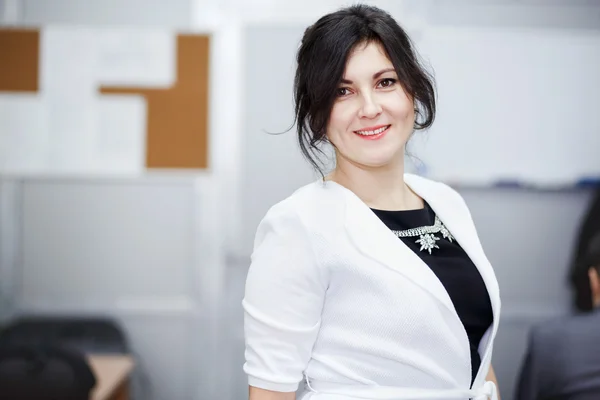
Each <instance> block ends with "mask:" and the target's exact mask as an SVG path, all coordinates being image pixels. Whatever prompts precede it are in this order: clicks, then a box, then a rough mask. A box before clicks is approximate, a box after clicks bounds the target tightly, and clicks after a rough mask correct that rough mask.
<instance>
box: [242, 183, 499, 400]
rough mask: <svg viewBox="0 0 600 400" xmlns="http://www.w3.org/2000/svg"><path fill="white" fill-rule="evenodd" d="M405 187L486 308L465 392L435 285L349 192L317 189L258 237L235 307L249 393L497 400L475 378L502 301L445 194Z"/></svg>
mask: <svg viewBox="0 0 600 400" xmlns="http://www.w3.org/2000/svg"><path fill="white" fill-rule="evenodd" d="M405 182H406V184H407V185H408V186H410V188H411V189H412V190H413V191H415V192H416V193H417V194H418V195H419V196H421V197H422V198H423V199H425V200H426V201H427V202H428V203H429V205H430V206H431V208H432V209H433V210H434V211H435V212H436V214H437V215H438V216H439V218H440V219H441V220H442V221H443V222H444V224H445V225H446V227H447V228H448V229H449V230H450V231H451V233H452V235H453V236H454V237H455V238H456V240H457V241H458V242H459V243H460V244H461V246H462V247H463V249H464V250H465V251H466V253H467V254H468V255H469V257H470V258H471V260H472V261H473V262H474V263H475V265H476V266H477V268H478V270H479V272H480V273H481V276H482V277H483V280H484V282H485V285H486V287H487V290H488V293H489V296H490V299H491V303H492V308H493V314H494V322H493V324H492V326H491V327H490V329H488V331H487V333H486V334H485V335H484V337H483V339H482V340H481V344H480V346H479V353H480V355H481V367H480V369H479V371H478V373H477V377H476V379H475V383H474V385H473V390H470V389H469V388H470V384H471V361H470V351H469V340H468V337H467V334H466V332H465V329H464V327H463V325H462V323H461V321H460V319H459V317H458V315H457V313H456V310H455V308H454V306H453V304H452V301H451V300H450V297H449V296H448V293H447V292H446V290H445V288H444V286H443V285H442V284H441V282H440V281H439V280H438V279H437V277H436V275H435V274H434V273H433V272H432V271H431V269H430V268H429V267H428V266H427V265H426V264H425V263H424V262H423V261H422V260H421V259H420V258H419V256H418V255H416V254H414V253H413V251H411V250H410V249H409V248H408V247H407V246H406V245H404V244H403V243H402V241H401V240H399V239H398V238H397V237H396V236H395V235H394V234H393V233H392V232H391V231H390V229H388V228H387V227H386V226H385V224H384V223H383V222H381V220H380V219H379V218H378V217H377V216H376V215H375V214H374V213H373V212H372V211H371V210H370V209H369V207H368V206H367V205H366V204H364V203H363V202H362V201H361V200H360V199H359V198H358V197H357V196H356V195H354V193H352V192H351V191H350V190H348V189H346V188H344V187H343V186H341V185H339V184H336V183H334V182H323V181H321V180H320V181H318V182H315V183H312V184H309V185H307V186H305V187H303V188H301V189H299V190H297V191H296V192H295V193H294V194H293V195H292V196H290V197H288V198H287V199H285V200H283V201H282V202H280V203H278V204H276V205H275V206H273V207H272V208H271V209H270V210H269V211H268V213H267V214H266V216H265V217H264V219H263V220H262V221H261V223H260V225H259V227H258V230H257V233H256V239H255V244H254V252H253V254H252V263H251V266H250V270H249V272H248V278H247V282H246V292H245V297H244V300H243V307H244V310H245V320H244V325H245V337H246V353H245V355H246V363H245V365H244V370H245V372H246V373H247V374H248V378H249V384H250V385H251V386H255V387H259V388H263V389H267V390H273V391H281V392H293V391H296V390H297V389H298V387H299V383H300V382H301V381H302V380H304V379H305V380H306V381H307V382H306V383H307V384H305V385H303V387H302V388H301V391H300V397H299V398H301V399H303V400H307V399H310V400H334V399H335V400H350V399H353V400H354V399H358V398H360V399H382V400H383V399H387V400H405V399H406V400H408V399H431V400H433V399H435V400H443V399H449V400H450V399H457V400H458V399H461V400H465V399H468V398H477V399H488V398H490V399H495V398H496V394H495V386H494V385H493V384H492V383H491V382H485V378H486V375H487V372H488V370H489V367H490V362H491V359H492V349H493V342H494V337H495V335H496V331H497V329H498V321H499V314H500V296H499V290H498V284H497V281H496V277H495V275H494V271H493V270H492V266H491V265H490V263H489V261H488V260H487V258H486V256H485V254H484V252H483V249H482V248H481V244H480V242H479V238H478V236H477V232H476V230H475V226H474V225H473V221H472V219H471V215H470V213H469V210H468V208H467V206H466V204H465V202H464V201H463V199H462V197H461V196H460V195H459V194H458V193H457V192H456V191H454V190H453V189H451V188H450V187H448V186H447V185H444V184H442V183H438V182H434V181H431V180H427V179H424V178H421V177H418V176H415V175H410V174H406V176H405ZM465 290H469V288H468V287H465ZM473 301H477V299H473Z"/></svg>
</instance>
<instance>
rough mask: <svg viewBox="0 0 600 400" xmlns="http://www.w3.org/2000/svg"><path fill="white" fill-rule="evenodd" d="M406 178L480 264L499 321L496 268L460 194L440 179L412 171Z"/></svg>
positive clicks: (472, 258)
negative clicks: (444, 185)
mask: <svg viewBox="0 0 600 400" xmlns="http://www.w3.org/2000/svg"><path fill="white" fill-rule="evenodd" d="M405 182H406V184H407V185H408V186H409V187H410V188H411V189H412V190H413V191H414V192H415V193H417V194H418V195H419V196H421V197H422V198H423V199H425V201H427V203H429V205H430V206H431V208H432V209H433V211H434V212H435V213H436V214H437V216H438V217H439V218H440V220H441V221H442V222H443V223H444V225H445V226H446V228H448V230H449V231H450V233H452V236H454V238H455V239H456V241H457V242H458V243H459V244H460V246H461V247H462V248H463V250H464V251H465V252H466V253H467V255H468V256H469V258H470V259H471V261H473V263H474V264H475V266H476V267H477V270H478V271H479V273H480V275H481V277H482V279H483V281H484V283H485V286H486V288H487V290H488V294H489V296H490V301H491V303H492V309H493V314H494V323H496V322H497V318H498V313H499V290H498V283H497V281H496V276H495V274H494V270H493V268H492V266H491V264H490V262H489V261H488V259H487V257H486V256H485V253H484V251H483V248H482V246H481V243H480V241H479V236H478V235H477V231H476V229H475V226H474V224H473V221H472V220H471V216H470V213H469V211H468V209H467V206H466V205H465V204H464V202H463V201H462V200H461V199H460V197H459V196H458V195H457V194H454V193H449V191H448V190H447V189H446V188H444V187H441V186H440V185H439V184H438V183H436V182H433V181H428V180H425V179H423V178H420V177H418V176H415V175H411V174H406V175H405ZM443 189H446V190H443ZM452 195H454V196H452Z"/></svg>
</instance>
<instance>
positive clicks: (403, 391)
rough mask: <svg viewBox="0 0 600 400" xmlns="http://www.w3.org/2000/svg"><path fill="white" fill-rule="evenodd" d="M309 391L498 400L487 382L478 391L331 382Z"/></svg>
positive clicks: (376, 397)
mask: <svg viewBox="0 0 600 400" xmlns="http://www.w3.org/2000/svg"><path fill="white" fill-rule="evenodd" d="M306 384H307V387H308V389H309V390H310V391H311V392H313V393H314V394H331V395H338V396H347V397H349V398H356V399H369V400H467V399H473V400H498V393H497V390H496V385H495V384H494V382H492V381H487V382H485V383H484V384H483V385H482V386H481V387H479V388H477V389H465V390H461V389H435V390H434V389H417V388H401V387H391V386H366V385H362V386H358V385H357V386H354V385H342V384H336V383H329V382H315V381H312V382H309V380H308V378H307V379H306Z"/></svg>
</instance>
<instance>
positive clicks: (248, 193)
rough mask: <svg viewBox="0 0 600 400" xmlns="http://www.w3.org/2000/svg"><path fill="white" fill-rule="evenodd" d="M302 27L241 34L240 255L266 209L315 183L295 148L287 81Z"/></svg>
mask: <svg viewBox="0 0 600 400" xmlns="http://www.w3.org/2000/svg"><path fill="white" fill-rule="evenodd" d="M303 29H304V27H292V26H286V27H274V26H271V27H269V26H265V27H252V28H249V29H248V30H247V31H246V34H245V44H244V52H245V60H246V68H245V76H244V83H245V88H244V92H245V98H244V105H245V107H246V108H245V110H244V114H245V115H244V121H245V123H244V125H243V126H244V127H245V132H244V136H243V138H242V163H241V167H242V173H241V182H242V189H241V195H242V199H241V204H242V218H243V221H242V227H243V228H242V229H243V235H242V236H241V237H242V240H243V242H244V245H245V249H244V250H245V251H244V253H245V254H249V253H250V251H251V248H252V242H253V238H254V232H255V230H256V227H257V225H258V223H259V221H260V219H261V218H262V217H263V216H264V214H265V213H266V212H267V209H268V208H269V207H270V206H271V205H273V204H275V203H276V202H278V201H280V200H282V199H283V198H285V197H287V196H289V195H290V194H292V192H293V191H294V190H295V189H297V188H298V187H300V186H302V185H304V184H307V183H309V182H310V181H311V180H313V179H316V175H313V171H312V169H311V168H310V166H309V165H308V163H307V162H306V161H305V160H304V159H303V158H302V156H301V154H300V150H299V148H298V146H297V144H296V134H295V131H294V129H291V130H290V131H289V132H286V133H283V134H281V135H271V134H268V133H267V132H271V133H273V132H283V131H285V130H286V129H288V128H289V127H290V126H291V125H292V123H293V122H294V110H293V97H292V96H293V94H292V90H293V79H294V70H295V52H296V50H297V47H298V45H299V43H300V39H301V36H302V33H303Z"/></svg>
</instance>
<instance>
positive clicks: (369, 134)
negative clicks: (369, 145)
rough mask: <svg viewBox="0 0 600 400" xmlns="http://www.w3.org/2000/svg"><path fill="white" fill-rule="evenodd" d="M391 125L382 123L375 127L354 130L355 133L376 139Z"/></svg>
mask: <svg viewBox="0 0 600 400" xmlns="http://www.w3.org/2000/svg"><path fill="white" fill-rule="evenodd" d="M390 126H391V125H384V126H381V127H379V128H377V129H371V130H361V131H354V133H356V134H357V135H359V136H361V137H363V138H365V139H378V138H380V137H382V136H383V135H384V134H385V132H387V130H388V129H389V128H390Z"/></svg>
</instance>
